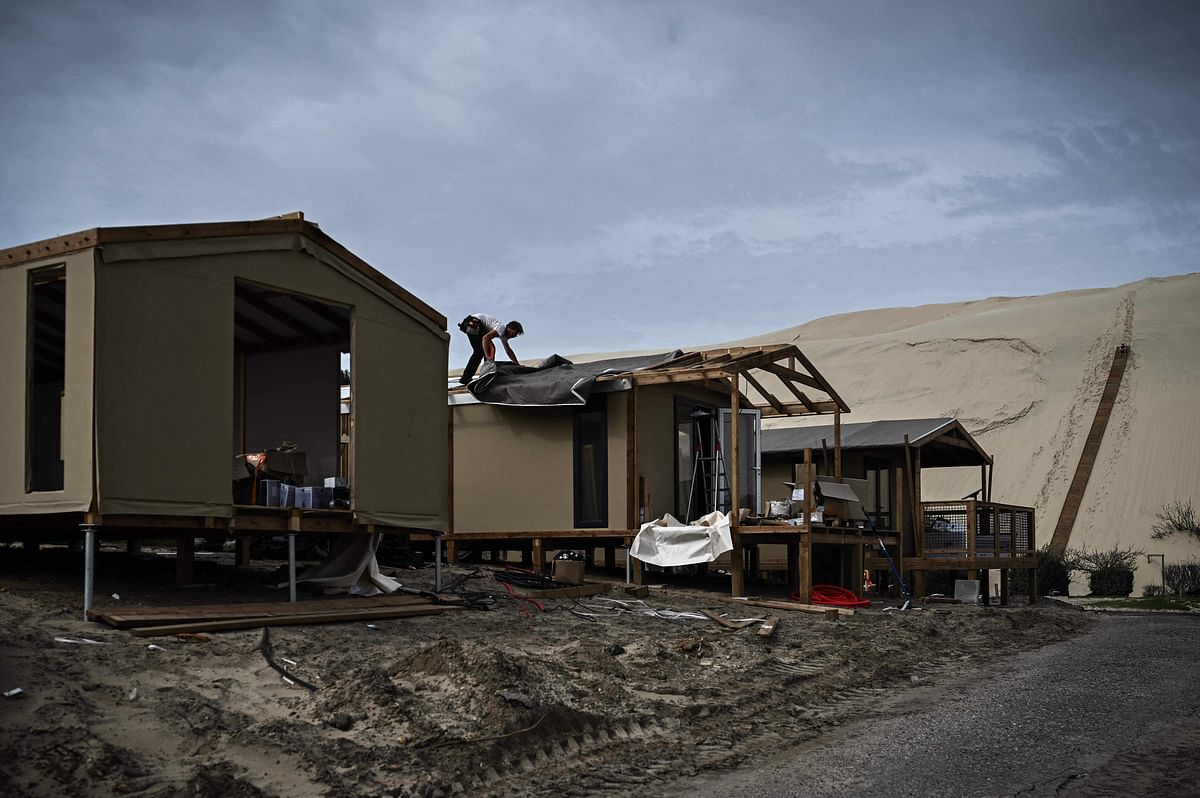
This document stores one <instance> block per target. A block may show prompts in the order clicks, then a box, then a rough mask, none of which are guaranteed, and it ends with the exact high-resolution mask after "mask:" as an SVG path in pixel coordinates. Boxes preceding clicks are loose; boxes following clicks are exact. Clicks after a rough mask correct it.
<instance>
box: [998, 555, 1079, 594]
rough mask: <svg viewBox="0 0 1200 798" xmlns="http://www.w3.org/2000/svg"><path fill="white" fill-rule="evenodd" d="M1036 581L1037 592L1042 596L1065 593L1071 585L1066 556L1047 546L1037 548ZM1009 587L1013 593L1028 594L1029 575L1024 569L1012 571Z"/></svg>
mask: <svg viewBox="0 0 1200 798" xmlns="http://www.w3.org/2000/svg"><path fill="white" fill-rule="evenodd" d="M1037 583H1038V592H1039V593H1041V594H1042V595H1043V596H1049V595H1052V594H1057V595H1059V596H1065V595H1067V593H1068V592H1069V590H1070V587H1071V569H1070V568H1069V567H1068V563H1067V559H1066V556H1065V555H1062V554H1055V553H1054V552H1052V551H1050V547H1049V546H1043V547H1042V548H1040V549H1038V552H1037ZM1010 588H1011V590H1012V591H1013V592H1014V593H1024V594H1026V595H1028V594H1029V576H1028V573H1027V572H1026V571H1025V569H1023V568H1022V569H1020V570H1018V571H1013V572H1012V574H1011V581H1010Z"/></svg>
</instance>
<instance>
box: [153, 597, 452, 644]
mask: <svg viewBox="0 0 1200 798" xmlns="http://www.w3.org/2000/svg"><path fill="white" fill-rule="evenodd" d="M461 609H463V608H462V607H458V606H455V605H450V604H424V605H420V606H415V607H380V608H378V609H373V610H353V611H342V612H310V613H299V614H296V615H278V616H262V617H254V618H231V619H226V620H220V621H200V622H196V623H173V624H167V625H164V626H141V627H137V628H135V629H130V630H129V631H130V634H133V635H135V636H137V637H160V636H164V635H174V634H179V633H180V632H193V633H194V632H232V631H238V630H241V629H257V628H259V627H262V626H304V625H309V624H322V623H345V622H348V621H382V620H389V619H393V618H413V617H418V616H421V615H436V614H438V613H441V612H449V611H451V610H461Z"/></svg>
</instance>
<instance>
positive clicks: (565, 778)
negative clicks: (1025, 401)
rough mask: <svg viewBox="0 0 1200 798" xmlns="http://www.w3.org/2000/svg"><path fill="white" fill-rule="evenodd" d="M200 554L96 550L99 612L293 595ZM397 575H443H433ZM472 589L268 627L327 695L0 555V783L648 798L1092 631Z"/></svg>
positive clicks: (10, 786)
mask: <svg viewBox="0 0 1200 798" xmlns="http://www.w3.org/2000/svg"><path fill="white" fill-rule="evenodd" d="M200 556H201V559H200V561H199V562H198V563H197V581H198V582H199V583H201V585H200V586H196V587H190V588H180V587H176V586H175V585H174V584H173V578H174V562H173V560H172V559H171V558H170V556H168V555H167V553H165V552H162V551H158V552H156V551H153V550H152V551H148V552H146V553H144V554H142V555H139V556H137V557H130V556H129V555H126V554H125V553H124V552H123V551H118V550H117V549H115V548H114V549H111V550H109V549H105V550H104V551H102V552H101V553H100V556H99V557H98V565H97V576H96V595H97V600H96V604H97V607H101V608H102V607H114V606H119V607H124V608H131V607H141V606H162V605H173V604H205V603H217V602H232V601H278V600H281V599H283V598H286V591H283V592H281V591H279V590H278V589H274V588H271V587H269V586H268V585H269V584H270V583H272V582H275V581H278V574H277V573H275V571H276V569H277V568H278V566H279V563H277V562H269V561H255V563H254V565H253V566H252V567H250V568H234V567H233V566H232V565H231V564H230V563H229V558H228V556H226V555H221V554H209V555H200ZM385 570H387V569H385ZM472 570H473V569H471V568H467V567H458V566H456V567H454V568H451V569H448V572H447V580H448V582H454V581H458V580H459V578H461V577H465V576H467V575H468V574H470V573H471V571H472ZM394 573H395V575H396V576H397V578H399V579H400V580H401V581H402V582H403V583H404V584H405V585H406V586H409V587H420V588H425V587H430V586H432V582H433V572H432V569H428V568H425V569H418V570H397V571H395V572H394ZM463 589H466V590H470V591H480V592H484V593H489V594H491V595H494V596H496V602H495V604H494V606H492V607H491V608H490V609H488V610H486V611H467V610H464V611H459V612H448V613H443V614H440V615H434V616H429V617H420V618H408V619H399V620H388V621H377V622H373V624H372V626H373V627H374V628H372V627H369V626H368V625H367V624H366V623H347V624H339V625H327V626H307V627H279V628H276V629H273V630H272V639H273V645H274V649H275V653H276V657H277V658H286V659H288V660H291V661H294V662H295V663H296V665H295V666H292V670H293V672H294V673H295V674H296V675H298V676H300V677H301V678H302V679H305V680H307V681H309V682H312V683H313V684H315V685H317V686H318V687H319V689H318V690H317V691H316V692H309V691H307V690H305V689H303V688H301V687H299V686H296V685H289V684H288V683H286V682H285V681H283V679H282V678H281V676H280V675H279V674H278V673H276V672H275V671H274V670H272V669H271V668H269V667H268V666H267V665H266V663H265V661H264V659H263V657H262V654H261V653H260V651H259V643H260V640H261V638H262V632H261V630H254V631H242V632H227V633H222V634H214V635H211V639H210V640H209V641H207V642H198V641H194V640H191V641H189V640H180V639H176V638H156V639H146V638H138V637H133V636H132V635H130V634H129V633H127V632H124V631H119V630H115V629H109V628H107V627H104V626H102V625H100V624H95V623H87V622H84V621H82V620H81V617H80V613H81V595H82V558H81V556H80V555H79V554H78V553H72V552H68V551H66V550H65V549H43V550H42V551H41V552H40V553H38V554H37V555H34V557H33V558H31V557H30V556H29V555H26V554H25V553H24V552H23V551H21V550H20V549H19V548H13V549H5V548H2V547H0V692H3V691H8V690H11V689H13V688H16V687H20V688H22V689H23V691H24V694H23V696H22V697H20V698H12V699H8V700H0V759H2V761H3V762H4V763H5V767H4V768H3V769H0V794H4V795H9V796H46V795H64V794H65V795H76V796H101V795H137V796H155V797H158V796H162V797H164V798H165V796H175V795H186V796H235V797H237V796H287V798H304V797H305V796H351V795H353V796H359V795H361V796H438V795H456V794H462V795H480V796H502V795H527V796H533V795H574V796H593V795H632V794H634V793H638V794H656V793H658V792H661V791H663V790H665V789H667V788H668V787H669V785H670V783H671V782H672V780H674V779H677V778H680V777H690V776H696V775H698V774H701V775H702V774H703V773H705V772H713V771H717V770H729V769H733V768H737V767H739V766H741V765H745V764H747V763H750V762H753V761H756V760H757V759H760V758H764V757H767V756H772V755H777V754H778V753H779V752H780V751H781V750H786V749H787V748H788V747H789V746H793V745H800V744H803V743H806V742H810V741H812V740H815V739H816V738H818V737H820V736H821V735H823V734H827V733H829V732H831V731H833V730H834V729H835V728H836V727H838V726H840V725H842V724H844V723H846V722H847V721H849V720H852V719H860V718H863V717H869V716H870V715H872V714H881V713H884V712H885V711H886V707H887V705H888V704H889V703H890V702H892V701H894V700H895V699H896V698H897V697H899V696H900V695H902V694H903V692H904V691H905V690H907V689H911V688H913V687H914V686H922V687H927V686H929V685H930V684H937V683H938V682H939V681H940V680H945V679H947V678H949V677H951V676H954V675H957V674H961V673H963V672H967V671H970V670H971V669H974V668H978V667H980V666H982V665H983V664H985V663H987V662H990V661H994V660H995V659H996V658H997V657H1003V656H1005V655H1007V654H1010V653H1012V652H1015V651H1019V650H1023V649H1029V648H1033V647H1037V646H1041V645H1044V644H1046V643H1049V642H1052V641H1055V640H1059V639H1062V638H1064V637H1067V636H1070V635H1073V634H1076V633H1078V632H1080V631H1082V630H1083V629H1085V628H1087V626H1088V625H1089V624H1090V623H1091V619H1090V618H1088V617H1087V616H1086V615H1085V613H1082V612H1078V611H1073V610H1070V609H1064V608H1061V607H1039V608H1036V609H1031V608H1026V607H1020V606H1018V607H1012V608H1004V609H1000V608H984V607H965V606H947V605H929V606H926V607H925V608H923V609H920V610H916V611H912V610H910V611H907V612H903V613H901V612H896V611H885V610H882V609H872V610H868V611H860V612H859V613H857V614H856V615H855V616H854V617H850V618H843V619H840V620H838V621H836V622H833V621H829V620H827V619H826V618H824V617H823V616H819V615H810V614H804V613H794V612H782V613H779V614H780V615H781V616H782V623H781V624H780V626H779V628H778V630H777V631H776V633H775V635H774V636H773V637H771V638H767V639H764V638H761V637H759V636H757V635H756V634H755V627H750V628H748V629H743V630H740V631H726V630H725V629H723V628H722V627H721V626H719V625H718V624H716V623H714V622H713V621H711V620H707V619H695V618H689V617H671V616H672V612H680V613H694V612H695V611H696V610H698V609H701V608H704V609H710V610H715V611H718V612H722V613H727V614H728V616H729V617H731V618H747V617H765V615H767V614H770V613H771V612H772V611H770V610H762V609H758V608H752V607H738V606H733V605H731V604H730V603H729V602H728V601H726V600H724V599H723V596H724V595H725V593H724V592H723V591H722V589H721V587H720V583H719V582H714V583H713V584H712V585H711V586H707V587H706V589H698V588H697V587H695V586H692V587H682V586H675V585H668V586H662V587H657V588H654V589H652V590H651V593H650V595H649V597H648V598H647V599H646V600H645V601H644V603H638V602H637V601H635V600H632V599H630V598H629V597H628V596H625V595H623V594H622V593H621V591H620V589H619V588H618V587H616V586H614V589H613V590H611V591H610V592H609V593H607V594H605V595H603V596H600V597H597V598H596V599H585V600H581V601H578V602H576V601H570V600H566V601H549V602H546V606H545V607H544V611H542V610H540V609H539V608H537V607H535V606H533V605H532V604H530V603H529V602H525V601H521V600H516V599H513V598H511V597H509V596H508V594H507V593H506V591H505V590H504V588H503V586H502V585H500V584H499V583H498V582H496V581H495V580H494V579H493V578H492V577H491V575H490V571H489V570H488V568H486V567H485V568H484V569H483V570H482V572H481V574H480V575H479V576H477V577H475V578H470V579H467V580H466V581H465V582H463ZM621 601H623V602H626V603H625V604H621V603H618V602H621ZM55 637H83V638H88V639H91V640H95V641H98V642H99V643H101V645H90V644H77V643H61V642H55V640H54V638H55ZM151 644H153V645H155V646H158V647H160V648H161V649H162V650H156V649H152V648H149V647H148V646H149V645H151Z"/></svg>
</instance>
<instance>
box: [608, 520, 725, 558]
mask: <svg viewBox="0 0 1200 798" xmlns="http://www.w3.org/2000/svg"><path fill="white" fill-rule="evenodd" d="M730 525H731V522H730V519H729V516H728V515H726V514H725V513H722V512H714V513H709V514H708V515H706V516H704V517H703V518H700V519H699V520H697V521H696V522H695V523H692V524H685V523H683V522H682V521H680V520H679V519H678V518H676V517H675V516H673V515H670V514H667V515H664V516H663V517H662V518H657V519H655V520H653V521H650V522H649V523H646V524H642V528H641V530H640V531H639V532H638V534H637V537H636V538H634V539H633V545H632V546H631V547H630V548H629V554H630V555H631V556H633V557H636V558H638V559H639V560H641V561H642V562H645V563H650V564H651V565H661V566H677V565H696V564H697V563H702V562H712V561H713V560H715V559H717V558H718V557H720V556H721V555H722V554H724V553H725V552H727V551H731V550H732V549H733V536H732V535H731V534H730Z"/></svg>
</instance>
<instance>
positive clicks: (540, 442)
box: [452, 392, 628, 532]
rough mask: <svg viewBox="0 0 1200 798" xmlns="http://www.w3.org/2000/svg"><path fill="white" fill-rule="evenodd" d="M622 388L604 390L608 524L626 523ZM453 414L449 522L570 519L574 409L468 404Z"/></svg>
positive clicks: (561, 526)
mask: <svg viewBox="0 0 1200 798" xmlns="http://www.w3.org/2000/svg"><path fill="white" fill-rule="evenodd" d="M627 396H628V394H627V393H623V392H617V393H610V394H606V395H605V401H606V402H607V405H606V409H607V414H608V415H607V426H608V526H609V527H610V528H613V529H625V528H626V527H625V523H626V518H625V516H626V503H625V496H626V485H625V474H626V453H627V447H626V445H625V441H626V439H627V438H626V434H627V433H626V419H627V418H628V411H627V406H628V405H627V401H628V400H627ZM452 412H453V420H454V530H455V531H456V532H539V531H540V532H549V531H566V530H570V529H573V528H574V527H575V486H574V467H575V466H574V445H575V410H574V409H573V408H570V407H505V406H500V405H484V404H469V405H456V406H455V407H453V408H452Z"/></svg>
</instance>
